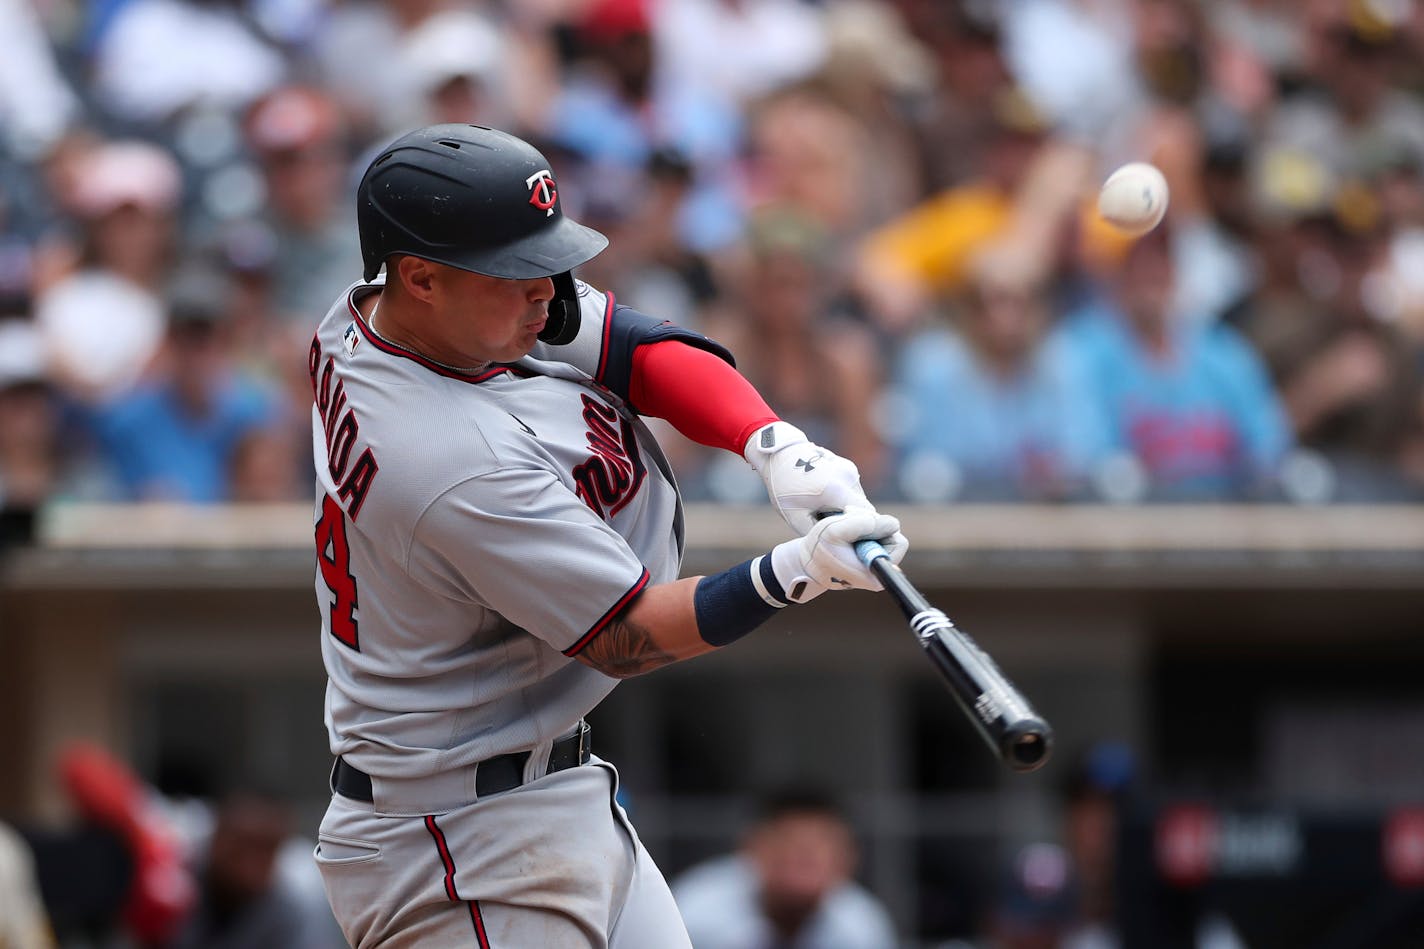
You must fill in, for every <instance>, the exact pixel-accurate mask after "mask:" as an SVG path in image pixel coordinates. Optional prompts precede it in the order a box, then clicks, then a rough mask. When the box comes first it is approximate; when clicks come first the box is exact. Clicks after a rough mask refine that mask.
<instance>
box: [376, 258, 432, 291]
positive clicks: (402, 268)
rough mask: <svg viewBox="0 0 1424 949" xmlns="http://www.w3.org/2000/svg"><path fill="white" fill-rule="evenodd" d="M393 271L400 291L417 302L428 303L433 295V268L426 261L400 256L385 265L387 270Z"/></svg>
mask: <svg viewBox="0 0 1424 949" xmlns="http://www.w3.org/2000/svg"><path fill="white" fill-rule="evenodd" d="M392 267H393V268H394V270H395V277H396V279H397V280H398V281H400V285H401V289H402V290H404V291H405V292H406V293H408V294H410V295H411V296H412V297H414V298H415V299H417V300H420V301H422V302H429V301H430V298H431V297H432V296H433V295H434V293H435V280H436V274H435V267H434V266H433V265H432V264H431V263H430V261H428V260H424V259H422V258H420V257H413V256H411V255H410V254H402V255H400V256H399V257H396V258H395V259H394V260H392V261H391V262H390V264H387V270H390V269H392Z"/></svg>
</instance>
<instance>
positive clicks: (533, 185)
mask: <svg viewBox="0 0 1424 949" xmlns="http://www.w3.org/2000/svg"><path fill="white" fill-rule="evenodd" d="M524 183H525V184H526V185H528V186H529V192H530V193H529V203H530V204H532V205H534V207H536V208H538V209H539V210H540V211H543V212H544V214H545V216H546V217H553V216H554V204H555V203H556V202H557V201H558V200H559V188H558V185H556V184H555V183H554V174H553V172H551V171H549V169H547V168H545V169H544V170H542V171H536V172H534V174H532V175H530V176H529V177H528V178H525V179H524Z"/></svg>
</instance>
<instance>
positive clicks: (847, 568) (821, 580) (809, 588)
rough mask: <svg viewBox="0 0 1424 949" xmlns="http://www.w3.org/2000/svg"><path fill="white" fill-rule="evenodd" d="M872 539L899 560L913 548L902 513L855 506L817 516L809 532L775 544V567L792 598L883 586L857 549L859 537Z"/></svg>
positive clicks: (794, 600)
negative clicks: (904, 530) (902, 525)
mask: <svg viewBox="0 0 1424 949" xmlns="http://www.w3.org/2000/svg"><path fill="white" fill-rule="evenodd" d="M867 538H873V539H875V540H878V541H879V542H880V544H881V546H883V547H884V548H885V551H886V553H888V554H889V555H890V559H891V560H892V561H894V562H895V563H899V562H900V561H901V560H903V559H904V557H905V551H907V550H909V549H910V542H909V541H908V540H906V539H905V535H904V534H902V533H900V522H899V520H897V519H896V518H894V517H891V516H890V515H889V514H875V513H873V512H871V511H850V512H847V513H845V514H837V515H835V516H832V517H827V518H824V519H823V520H820V521H817V522H815V524H814V525H813V526H812V527H811V530H810V532H809V533H807V534H806V536H804V537H797V538H795V539H794V540H788V541H786V542H784V543H781V544H777V545H776V546H775V547H773V548H772V550H771V553H770V554H769V556H770V558H771V569H772V572H773V573H775V574H776V580H777V582H778V583H780V584H781V589H782V590H783V591H785V593H786V598H787V599H788V600H790V601H791V602H792V603H805V602H806V601H807V600H813V599H815V598H816V597H818V596H820V595H821V594H822V593H825V592H826V591H827V590H879V589H882V587H881V584H880V581H879V580H877V579H876V578H875V574H873V573H871V572H870V570H869V568H867V567H866V566H865V564H863V563H861V562H860V557H859V556H858V555H857V554H856V552H855V542H856V541H858V540H865V539H867Z"/></svg>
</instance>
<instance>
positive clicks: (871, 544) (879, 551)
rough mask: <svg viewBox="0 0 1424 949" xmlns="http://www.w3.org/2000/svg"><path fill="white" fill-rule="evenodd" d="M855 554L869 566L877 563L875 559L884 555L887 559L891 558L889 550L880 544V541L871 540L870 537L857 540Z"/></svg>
mask: <svg viewBox="0 0 1424 949" xmlns="http://www.w3.org/2000/svg"><path fill="white" fill-rule="evenodd" d="M855 554H856V556H857V557H859V558H860V562H861V563H863V564H865V565H866V566H867V567H869V566H870V565H871V564H873V563H875V561H877V560H879V559H880V558H881V557H884V558H885V559H886V560H889V559H890V554H889V552H888V551H887V550H886V549H885V548H884V547H882V546H881V545H880V541H878V540H871V539H869V538H867V539H865V540H858V541H856V542H855Z"/></svg>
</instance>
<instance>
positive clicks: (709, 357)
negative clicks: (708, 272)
mask: <svg viewBox="0 0 1424 949" xmlns="http://www.w3.org/2000/svg"><path fill="white" fill-rule="evenodd" d="M629 396H630V398H631V399H632V402H633V405H634V406H636V407H637V409H638V411H639V412H642V413H643V414H644V415H651V416H653V417H654V418H660V419H664V420H666V421H667V422H669V423H671V424H672V427H673V428H675V429H677V430H678V431H679V432H680V433H681V434H683V435H685V436H686V437H688V438H690V439H692V440H693V441H695V442H698V443H699V444H703V445H708V446H710V447H712V448H721V449H724V450H726V451H730V452H733V453H734V454H738V455H739V454H741V453H742V448H743V446H745V445H746V442H747V439H748V438H750V437H751V434H752V432H754V431H755V430H756V429H758V428H760V427H761V426H763V425H766V424H767V423H768V422H774V421H776V419H777V415H776V413H775V412H773V411H772V410H771V407H770V406H768V405H767V404H766V400H764V399H763V398H762V397H761V395H760V394H759V393H758V392H757V391H756V389H755V388H754V387H753V386H752V384H751V383H750V382H748V381H747V380H746V378H745V377H744V376H743V375H742V374H741V373H739V372H737V370H736V369H735V368H734V367H732V366H730V365H728V364H727V363H726V362H724V361H723V360H722V359H720V358H718V357H717V356H714V355H713V354H712V353H709V352H707V351H705V350H701V349H697V348H696V347H693V346H688V345H687V344H685V343H681V342H678V341H676V340H669V341H667V342H662V343H653V344H651V345H648V346H641V347H639V348H638V350H637V352H636V353H634V355H633V374H632V380H631V383H630V386H629Z"/></svg>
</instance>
